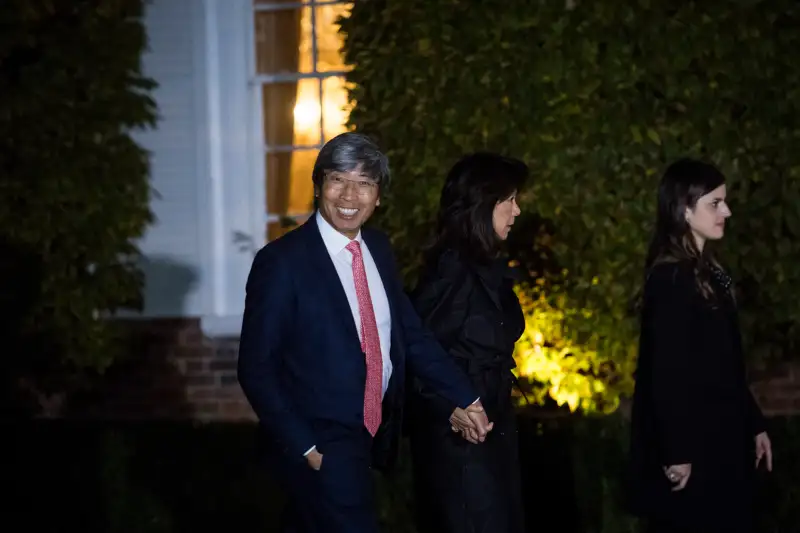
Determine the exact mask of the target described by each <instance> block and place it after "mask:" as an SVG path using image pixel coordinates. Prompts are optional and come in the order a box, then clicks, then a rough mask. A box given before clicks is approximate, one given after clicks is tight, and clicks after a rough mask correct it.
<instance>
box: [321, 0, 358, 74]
mask: <svg viewBox="0 0 800 533" xmlns="http://www.w3.org/2000/svg"><path fill="white" fill-rule="evenodd" d="M352 7H353V5H352V4H332V5H325V6H320V7H317V8H315V9H316V12H315V15H316V37H317V70H318V71H320V72H328V71H331V70H349V68H348V67H346V66H345V64H344V60H343V57H342V53H341V50H342V46H343V45H344V36H342V35H341V34H340V33H339V23H338V20H339V17H341V16H346V15H349V14H350V9H352Z"/></svg>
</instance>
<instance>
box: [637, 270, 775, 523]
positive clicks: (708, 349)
mask: <svg viewBox="0 0 800 533" xmlns="http://www.w3.org/2000/svg"><path fill="white" fill-rule="evenodd" d="M724 278H725V276H724V275H722V276H712V278H711V284H712V287H713V288H714V292H715V294H716V298H714V299H712V300H711V301H709V300H706V299H704V298H703V297H702V295H701V293H700V291H699V290H698V289H697V288H696V283H695V274H694V269H693V267H692V265H691V264H690V263H688V262H675V263H662V264H659V265H657V266H655V267H654V268H653V269H652V270H651V272H650V275H649V276H648V279H647V281H646V283H645V290H644V299H643V308H642V330H641V338H640V351H639V360H638V368H637V371H636V388H635V392H634V397H633V407H632V427H631V430H632V434H631V450H630V454H631V466H632V469H631V474H632V476H631V482H632V485H631V487H630V489H631V494H630V495H631V503H632V504H633V510H634V511H635V512H637V513H638V514H641V515H644V516H647V517H650V518H653V519H656V520H660V521H667V522H670V523H673V524H675V525H676V526H680V527H684V528H690V530H691V531H702V532H704V533H712V532H716V531H725V532H734V531H735V532H751V531H752V504H753V482H754V470H755V468H754V466H755V450H754V441H755V439H754V438H755V436H756V435H757V434H758V433H760V432H762V431H764V429H765V422H764V418H763V416H762V415H761V411H760V410H759V408H758V406H757V405H756V403H755V400H754V399H753V396H752V394H751V392H750V390H749V388H748V386H747V382H746V378H745V365H744V358H743V354H742V345H741V337H740V333H739V325H738V320H737V313H736V306H735V303H734V301H733V299H732V298H731V296H730V292H729V290H730V289H729V288H728V287H727V286H726V285H727V284H728V283H726V281H727V280H726V279H724ZM684 463H691V465H692V473H691V477H690V478H689V481H688V484H687V485H686V488H685V489H684V490H682V491H678V492H672V491H671V488H672V485H671V483H670V482H669V480H668V479H667V478H666V476H665V474H664V472H663V470H662V467H663V466H669V465H675V464H684Z"/></svg>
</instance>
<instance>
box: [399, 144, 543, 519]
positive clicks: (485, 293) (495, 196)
mask: <svg viewBox="0 0 800 533" xmlns="http://www.w3.org/2000/svg"><path fill="white" fill-rule="evenodd" d="M527 173H528V169H527V167H526V166H525V164H524V163H522V162H520V161H518V160H515V159H510V158H505V157H502V156H499V155H495V154H486V153H478V154H472V155H469V156H466V157H464V158H463V159H461V160H460V161H459V162H458V163H456V165H455V166H454V167H453V168H452V169H451V171H450V173H449V174H448V176H447V179H446V182H445V185H444V188H443V190H442V195H441V200H440V207H439V215H438V223H437V228H436V238H435V242H434V244H433V246H432V247H431V248H430V249H429V250H428V252H427V254H426V256H425V266H424V269H423V273H422V276H421V278H420V282H419V285H418V286H417V288H416V290H415V291H414V292H413V294H412V301H413V302H414V305H415V307H416V309H417V311H418V313H419V315H420V317H421V318H422V320H423V322H424V323H425V325H426V326H427V327H428V328H429V329H430V330H431V331H432V332H433V334H434V335H435V336H436V338H437V340H438V341H439V342H440V343H441V344H442V346H443V347H444V348H445V349H446V350H447V351H448V352H449V353H450V355H451V356H452V357H453V358H454V359H455V360H456V361H457V362H458V363H459V365H461V367H462V368H463V369H464V370H465V371H466V372H467V373H468V374H469V376H470V378H471V380H472V383H473V385H474V386H475V387H476V389H477V390H478V391H479V393H480V396H481V402H482V404H483V406H484V409H485V410H486V414H487V415H488V417H489V420H491V421H492V422H493V423H494V427H493V429H492V431H491V432H490V433H489V434H488V435H487V437H486V440H485V441H484V442H482V443H478V444H473V443H470V442H469V441H468V439H472V440H473V441H474V435H473V436H470V435H459V434H458V432H457V430H456V429H455V426H454V427H451V425H450V424H448V423H447V420H448V416H449V414H450V413H452V412H453V409H454V407H455V406H453V405H449V404H448V402H447V401H446V400H444V399H443V398H441V397H439V396H435V395H433V394H432V393H430V392H429V391H426V390H425V389H424V388H423V387H422V386H421V385H420V384H419V383H418V382H414V383H413V384H412V386H411V390H410V393H409V409H408V421H409V425H408V427H409V436H410V442H411V451H412V460H413V471H414V481H415V485H414V486H415V496H416V506H417V517H418V527H419V530H420V531H421V532H422V533H428V532H430V533H434V532H435V533H457V532H459V533H460V532H464V533H522V531H523V530H524V527H523V511H522V504H521V496H520V475H519V454H518V447H517V430H516V423H515V418H514V408H513V404H512V398H511V388H512V384H513V383H514V377H513V374H512V372H511V371H512V369H513V368H514V366H515V364H514V359H513V352H514V345H515V343H516V341H517V339H519V337H520V335H521V334H522V332H523V330H524V328H525V320H524V317H523V315H522V311H521V309H520V305H519V301H518V300H517V296H516V294H515V293H514V290H513V280H512V278H511V276H510V272H509V266H508V261H507V260H505V259H504V258H503V256H502V254H501V245H502V243H503V241H504V240H505V239H506V238H507V237H508V233H509V231H510V229H511V226H512V225H513V223H514V218H515V217H516V216H517V215H519V212H520V211H519V207H518V206H517V201H516V194H517V192H518V191H519V190H520V188H521V187H522V185H523V184H524V182H525V179H526V177H527Z"/></svg>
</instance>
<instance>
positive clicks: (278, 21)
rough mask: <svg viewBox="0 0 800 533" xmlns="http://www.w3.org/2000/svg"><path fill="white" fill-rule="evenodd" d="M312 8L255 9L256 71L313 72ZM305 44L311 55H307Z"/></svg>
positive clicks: (265, 72)
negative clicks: (305, 53)
mask: <svg viewBox="0 0 800 533" xmlns="http://www.w3.org/2000/svg"><path fill="white" fill-rule="evenodd" d="M310 9H311V8H308V7H304V8H302V9H283V10H280V11H258V12H256V13H255V45H256V72H257V73H259V74H280V73H283V74H285V73H294V72H310V71H311V60H310V59H309V57H310V54H311V23H310V20H309V19H310V18H311V17H310V14H309V11H310ZM303 48H307V49H308V52H307V55H308V56H309V57H304V56H303V53H302V51H303Z"/></svg>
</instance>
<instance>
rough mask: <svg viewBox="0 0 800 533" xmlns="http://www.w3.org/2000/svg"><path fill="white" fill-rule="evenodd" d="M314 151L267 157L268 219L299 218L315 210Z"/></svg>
mask: <svg viewBox="0 0 800 533" xmlns="http://www.w3.org/2000/svg"><path fill="white" fill-rule="evenodd" d="M317 153H318V152H317V151H316V150H298V151H295V152H284V153H274V154H272V153H271V154H267V156H266V158H267V187H266V188H267V212H268V213H269V214H271V215H301V214H305V213H309V212H310V211H311V210H312V209H313V206H314V184H313V182H312V181H311V171H312V170H313V169H314V162H315V161H316V159H317Z"/></svg>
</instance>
